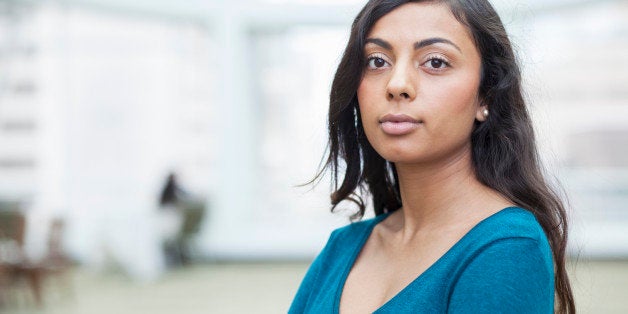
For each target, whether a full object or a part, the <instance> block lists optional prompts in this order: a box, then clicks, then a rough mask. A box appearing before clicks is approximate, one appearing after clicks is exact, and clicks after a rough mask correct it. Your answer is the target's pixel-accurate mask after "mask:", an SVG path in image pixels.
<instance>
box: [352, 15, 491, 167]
mask: <svg viewBox="0 0 628 314" xmlns="http://www.w3.org/2000/svg"><path fill="white" fill-rule="evenodd" d="M364 54H365V56H366V60H367V64H366V65H365V68H364V70H363V72H364V74H363V76H362V81H361V83H360V86H359V88H358V91H357V96H358V102H359V104H360V113H361V118H362V124H363V126H364V131H365V133H366V136H367V138H368V140H369V142H370V143H371V145H372V146H373V148H375V150H376V151H377V152H378V153H379V154H380V155H381V156H382V157H384V158H385V159H386V160H389V161H392V162H396V163H397V162H401V163H425V162H431V161H436V160H443V159H448V158H449V157H453V156H459V154H460V153H467V152H470V148H471V144H470V143H471V131H472V128H473V123H474V120H475V119H478V120H481V121H483V120H484V117H483V115H482V110H483V109H484V107H481V104H480V101H479V99H478V87H479V84H480V69H481V60H480V54H479V52H478V51H477V49H476V47H475V44H474V42H473V39H472V37H471V34H470V33H469V31H468V30H467V28H466V27H465V26H464V25H462V24H460V22H458V20H456V18H455V17H454V16H453V15H452V13H451V11H450V9H449V7H447V6H446V5H444V4H435V3H408V4H404V5H402V6H400V7H398V8H396V9H395V10H393V11H392V12H390V13H388V14H386V15H385V16H383V17H382V18H381V19H379V20H378V21H377V22H376V23H375V25H374V26H373V28H372V29H371V31H370V33H369V34H368V36H367V39H366V45H365V48H364Z"/></svg>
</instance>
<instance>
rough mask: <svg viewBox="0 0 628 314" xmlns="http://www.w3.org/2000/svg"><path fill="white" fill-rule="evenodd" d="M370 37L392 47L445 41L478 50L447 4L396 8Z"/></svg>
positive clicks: (377, 26)
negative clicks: (395, 44)
mask: <svg viewBox="0 0 628 314" xmlns="http://www.w3.org/2000/svg"><path fill="white" fill-rule="evenodd" d="M368 37H380V38H384V39H386V40H388V41H391V42H392V43H393V44H394V43H395V42H399V43H403V42H405V41H411V42H416V41H417V40H422V39H425V38H431V37H442V38H446V39H449V40H450V41H452V42H455V43H456V44H457V45H459V46H467V48H475V45H474V43H473V40H472V37H471V34H470V33H469V30H468V29H467V27H466V26H465V25H463V24H462V23H460V22H459V21H458V20H457V19H456V17H455V16H454V15H453V13H452V12H451V9H450V8H449V6H448V5H447V4H445V3H436V2H422V3H415V2H411V3H406V4H404V5H401V6H399V7H397V8H395V9H394V10H393V11H391V12H389V13H388V14H386V15H384V16H383V17H381V18H380V19H379V20H377V22H375V24H374V25H373V27H372V28H371V30H370V32H369V35H368Z"/></svg>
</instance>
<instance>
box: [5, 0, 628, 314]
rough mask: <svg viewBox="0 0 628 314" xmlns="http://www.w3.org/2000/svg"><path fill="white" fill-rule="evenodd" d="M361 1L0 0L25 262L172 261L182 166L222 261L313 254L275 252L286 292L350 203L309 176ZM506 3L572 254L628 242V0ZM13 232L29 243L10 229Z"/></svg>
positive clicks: (142, 276) (151, 265) (582, 256)
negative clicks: (165, 215)
mask: <svg viewBox="0 0 628 314" xmlns="http://www.w3.org/2000/svg"><path fill="white" fill-rule="evenodd" d="M364 2H365V1H356V0H342V1H338V0H337V1H331V0H237V1H212V0H204V1H203V0H188V1H166V0H152V1H149V0H135V1H123V0H47V1H44V0H23V1H20V0H0V213H15V212H17V213H19V214H20V216H21V217H23V221H24V222H23V223H24V227H23V230H21V232H18V233H20V234H21V235H20V237H21V238H23V240H20V241H17V242H15V241H14V242H15V243H17V246H19V251H20V254H23V255H24V256H23V257H20V258H23V259H24V260H28V263H29V265H32V267H30V268H37V267H38V265H39V266H41V269H42V270H41V271H37V270H36V271H35V272H34V273H30V275H28V276H31V277H33V276H35V277H37V278H39V276H41V278H40V279H41V280H42V281H43V283H42V284H43V285H44V286H46V285H47V283H46V282H47V280H48V279H47V278H48V277H51V276H48V275H47V274H46V272H48V270H50V269H53V270H59V269H63V270H64V271H68V272H74V274H76V273H78V274H82V275H81V276H91V275H85V274H110V273H115V274H119V275H120V276H123V277H124V278H126V279H125V280H128V283H129V285H141V286H146V285H148V286H150V285H155V284H159V283H163V280H165V279H164V278H171V277H168V276H172V275H171V274H172V271H171V272H169V270H172V268H169V267H168V265H169V264H168V261H167V259H166V257H165V256H164V254H163V250H162V244H163V243H162V242H160V234H159V226H158V225H159V221H160V210H159V207H160V204H159V194H160V191H161V189H162V188H163V185H164V182H165V178H166V177H167V176H168V174H169V173H172V172H175V173H176V174H177V177H178V179H179V181H180V184H181V186H182V187H183V188H184V189H185V190H186V191H187V194H188V198H190V199H192V201H191V202H188V204H192V205H193V206H192V207H194V208H197V209H198V208H200V211H201V212H202V213H201V214H200V215H198V216H194V217H196V218H191V219H192V220H194V221H195V222H196V224H195V225H194V228H193V230H192V231H191V233H189V234H187V237H186V239H185V243H184V245H185V248H186V249H187V250H188V254H189V255H190V258H191V260H192V261H194V262H196V263H197V264H198V263H202V264H203V265H208V266H207V267H209V268H210V269H211V267H212V265H214V266H215V267H216V268H214V269H213V270H207V271H208V272H212V271H215V270H216V269H226V271H227V273H229V271H232V269H231V268H229V267H230V266H225V265H229V264H224V263H225V262H235V263H236V265H237V263H242V262H246V263H252V262H257V263H259V262H263V264H262V265H267V266H268V267H258V268H255V267H252V266H251V265H249V264H243V265H245V266H242V267H244V269H245V271H246V270H248V271H251V272H253V273H255V272H256V271H258V272H264V271H265V269H278V268H277V267H276V266H277V265H283V264H282V263H286V262H293V261H300V262H301V263H302V266H299V267H296V268H295V266H293V265H292V266H291V264H289V265H288V266H286V269H288V270H285V269H283V270H281V269H280V270H277V272H278V273H281V274H284V275H283V276H287V277H285V278H288V277H289V276H292V277H290V279H286V280H285V281H283V282H285V283H286V284H285V285H287V286H285V285H284V286H282V287H281V288H277V289H279V290H277V291H284V290H285V291H287V293H292V292H293V290H294V289H296V284H298V282H299V280H300V276H302V275H303V272H304V271H305V267H307V261H308V260H311V258H312V257H313V256H314V255H315V254H316V253H317V251H318V250H320V248H321V247H322V245H323V244H324V243H325V241H326V240H327V237H328V235H329V232H330V231H331V230H333V229H334V228H337V227H339V226H342V225H344V224H346V223H348V216H349V214H350V213H351V211H350V209H351V208H350V207H347V208H348V209H349V210H348V211H347V212H340V213H337V214H330V213H329V195H328V193H329V180H328V178H327V177H324V178H323V179H322V180H321V182H320V183H319V184H318V185H316V186H315V187H312V186H305V187H299V185H300V184H302V183H305V182H308V181H309V180H310V179H312V178H313V176H314V175H315V174H316V172H317V169H318V166H319V165H320V163H321V160H322V157H323V154H324V152H325V145H326V129H325V128H326V120H325V115H326V109H327V99H328V93H329V87H330V84H331V79H332V76H333V73H334V70H335V67H336V65H337V63H338V61H339V58H340V55H341V53H342V50H343V48H344V45H345V43H346V40H347V38H348V30H349V26H350V23H351V21H352V19H353V17H354V16H355V15H356V14H357V12H358V11H359V9H360V8H361V6H362V5H363V4H364ZM493 3H494V5H495V6H496V8H497V9H498V11H499V12H500V14H501V16H502V19H503V21H504V23H505V24H506V26H507V29H508V31H509V33H510V35H511V39H512V40H513V42H514V44H515V47H516V49H517V51H518V55H519V58H520V60H521V64H522V67H523V71H524V76H525V78H524V79H525V87H526V92H527V97H528V100H529V104H530V110H531V112H532V115H533V117H534V120H535V123H536V125H535V127H536V129H537V135H538V139H539V144H540V150H541V153H542V156H543V159H544V162H545V163H546V165H547V169H548V173H550V174H551V175H552V176H554V177H555V178H556V181H557V182H560V184H561V185H562V186H563V187H564V190H565V193H566V195H567V196H568V198H569V200H570V209H571V214H572V217H573V222H572V233H571V239H570V247H569V252H570V255H571V256H572V259H573V260H623V259H626V258H628V232H627V230H628V205H627V204H628V3H627V2H626V1H622V0H598V1H588V0H527V1H525V0H520V1H515V0H499V1H498V0H495V1H493ZM347 206H349V205H347ZM2 217H5V216H2ZM199 217H200V218H199ZM16 221H17V220H16ZM0 225H2V224H0ZM13 225H14V226H15V224H13ZM5 228H9V227H5ZM7 230H8V229H7ZM5 231H6V230H5ZM16 232H17V231H16ZM5 233H7V232H5ZM1 243H3V244H2V246H0V253H1V254H4V255H0V257H3V258H4V259H5V260H10V259H11V258H13V259H14V260H15V259H16V257H15V256H14V255H11V254H12V253H10V252H9V251H11V250H14V249H15V247H16V244H15V243H10V239H6V238H5V239H3V242H1ZM7 252H9V253H7ZM277 263H279V264H277ZM51 265H52V266H51ZM247 265H248V266H247ZM273 265H274V266H273ZM299 265H301V264H299ZM613 265H615V266H617V265H620V266H617V267H619V268H618V269H623V271H624V272H625V271H627V270H626V269H627V268H626V267H623V266H621V265H624V264H622V263H619V264H613ZM221 267H222V268H221ZM251 267H252V268H251ZM596 267H597V266H595V267H593V266H592V269H598V268H596ZM622 267H623V268H622ZM66 268H67V269H66ZM203 269H204V268H202V267H201V268H199V266H193V267H192V268H191V270H190V271H191V272H192V273H193V274H203ZM295 269H296V270H295ZM600 269H603V268H600ZM1 270H2V269H0V275H2V271H1ZM173 271H174V272H175V273H176V272H180V271H181V270H180V269H175V270H173ZM290 271H292V272H290ZM602 272H604V270H602ZM233 273H234V274H237V273H238V272H237V271H234V272H233ZM33 274H35V275H33ZM205 274H206V273H205ZM290 274H292V275H290ZM28 276H27V277H28ZM69 276H70V277H72V276H75V275H69ZM182 276H183V277H185V276H190V275H189V274H185V273H184V274H183V275H182ZM217 276H218V275H217ZM0 277H1V276H0ZM223 277H224V276H223ZM279 277H281V275H279ZM611 277H612V276H609V278H611ZM72 278H73V277H72ZM81 278H83V279H84V277H81ZM185 278H188V277H185ZM189 278H190V280H195V279H196V280H198V278H205V277H203V275H199V276H190V277H189ZM212 278H215V277H211V276H209V275H208V276H207V280H209V281H211V280H212ZM281 278H284V277H281ZM616 278H624V279H625V278H627V276H625V275H624V276H623V277H621V276H619V277H616ZM83 279H79V280H77V281H75V283H74V288H68V289H74V290H77V288H78V290H80V287H76V286H77V284H80V283H82V282H84V281H81V280H83ZM224 279H225V280H229V279H228V277H224ZM51 280H52V278H51ZM268 280H272V279H268ZM70 281H71V280H70ZM125 282H126V281H125ZM623 283H624V284H625V285H627V286H628V282H623ZM1 284H3V282H2V281H0V285H1ZM5 284H6V283H5ZM580 284H584V285H586V282H584V283H582V282H581V283H580ZM68 285H69V286H72V283H70V284H68ZM104 285H106V283H105V284H104ZM198 285H199V286H200V287H202V286H203V284H202V283H198ZM208 285H209V286H212V285H211V284H209V283H208ZM27 286H28V285H27ZM97 286H98V285H97V284H94V283H91V287H97ZM3 287H4V288H5V289H8V288H7V287H8V286H0V289H2V288H3ZM217 287H220V285H217ZM200 289H202V288H200ZM217 289H220V288H217ZM234 289H235V288H234ZM281 289H284V290H281ZM44 293H45V291H44ZM77 293H78V292H77ZM253 293H255V292H253ZM591 293H592V292H591ZM79 294H80V293H79ZM590 295H591V294H589V298H590ZM11 298H13V297H12V295H9V296H8V297H6V298H5V299H7V300H5V303H7V304H6V305H7V306H9V308H11V306H12V305H11V303H12V302H13V301H12V300H11ZM42 298H43V299H44V300H45V298H46V296H45V295H44V296H43V297H42ZM242 298H244V296H242ZM285 298H286V300H287V302H289V300H290V298H291V295H288V296H286V297H285ZM236 300H237V298H236ZM0 301H1V300H0ZM618 302H619V301H618ZM13 303H16V302H13ZM17 303H20V304H21V303H23V302H21V301H20V302H17ZM35 303H37V302H35ZM617 304H620V303H617ZM22 305H23V304H22ZM206 305H207V306H209V303H207V304H206ZM287 305H288V304H271V305H268V306H269V307H270V308H271V310H270V311H269V312H277V311H285V309H286V308H287ZM1 306H2V305H0V310H2V307H1ZM40 306H42V305H40ZM273 306H274V308H273ZM18 307H20V306H18ZM21 308H23V307H21ZM27 309H30V308H28V307H27ZM46 309H47V307H46V305H45V304H44V305H43V309H41V308H40V309H39V310H41V311H46ZM272 309H274V310H272ZM623 309H624V310H626V309H628V306H627V307H624V308H623ZM206 310H209V311H210V312H213V311H211V309H206ZM16 311H19V309H18V310H16ZM611 311H612V309H611ZM192 312H194V311H192V310H191V313H192ZM216 312H221V311H216ZM20 313H21V312H20ZM51 313H52V312H51ZM94 313H96V312H94Z"/></svg>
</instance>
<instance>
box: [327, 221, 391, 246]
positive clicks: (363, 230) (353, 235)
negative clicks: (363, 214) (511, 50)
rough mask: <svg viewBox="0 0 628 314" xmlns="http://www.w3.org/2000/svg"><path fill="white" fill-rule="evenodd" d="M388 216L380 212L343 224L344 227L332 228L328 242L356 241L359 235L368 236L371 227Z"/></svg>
mask: <svg viewBox="0 0 628 314" xmlns="http://www.w3.org/2000/svg"><path fill="white" fill-rule="evenodd" d="M387 216H388V214H382V215H379V216H376V217H373V218H369V219H365V220H360V221H357V222H352V223H349V224H348V225H346V226H344V227H340V228H338V229H336V230H334V231H333V232H332V233H331V236H330V238H329V241H328V242H329V243H331V242H339V243H346V242H349V243H353V244H355V243H357V242H359V241H356V239H358V238H360V237H361V236H368V235H369V234H370V233H371V231H372V230H373V228H374V227H375V225H377V224H378V223H379V222H381V221H382V220H383V219H385V218H386V217H387Z"/></svg>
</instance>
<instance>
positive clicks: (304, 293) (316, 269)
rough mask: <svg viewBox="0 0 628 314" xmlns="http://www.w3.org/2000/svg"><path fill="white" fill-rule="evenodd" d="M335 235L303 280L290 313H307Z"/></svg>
mask: <svg viewBox="0 0 628 314" xmlns="http://www.w3.org/2000/svg"><path fill="white" fill-rule="evenodd" d="M335 234H336V231H334V232H332V234H331V235H330V236H329V240H327V244H326V245H325V247H324V248H323V250H322V251H321V252H320V253H319V254H318V256H317V257H316V258H315V259H314V261H313V262H312V264H311V265H310V268H309V269H308V270H307V273H305V277H304V278H303V281H302V282H301V285H299V290H297V294H296V296H295V297H294V300H293V301H292V304H291V305H290V309H289V310H288V313H303V312H304V311H305V308H306V306H307V302H308V299H309V298H310V295H311V294H312V289H313V288H314V287H315V285H316V279H317V277H318V274H319V273H320V272H321V269H322V267H323V263H324V261H325V259H326V256H327V254H328V251H329V250H330V246H332V245H333V242H334V241H333V239H334V237H335Z"/></svg>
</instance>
